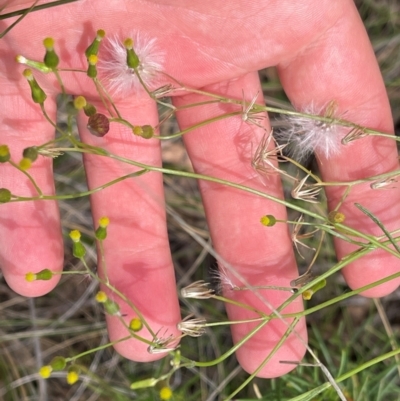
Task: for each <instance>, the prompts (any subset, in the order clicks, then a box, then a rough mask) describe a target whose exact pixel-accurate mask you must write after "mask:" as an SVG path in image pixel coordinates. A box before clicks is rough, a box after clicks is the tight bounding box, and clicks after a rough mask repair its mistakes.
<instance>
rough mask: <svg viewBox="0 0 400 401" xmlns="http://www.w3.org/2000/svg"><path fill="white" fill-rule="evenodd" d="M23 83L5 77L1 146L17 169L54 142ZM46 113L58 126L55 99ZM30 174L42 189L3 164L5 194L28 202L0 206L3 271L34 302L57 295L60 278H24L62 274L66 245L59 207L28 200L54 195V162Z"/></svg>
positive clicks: (41, 163) (0, 178)
mask: <svg viewBox="0 0 400 401" xmlns="http://www.w3.org/2000/svg"><path fill="white" fill-rule="evenodd" d="M24 81H25V80H24V79H22V75H21V71H18V72H15V73H12V74H9V75H8V76H7V78H5V77H3V76H0V86H1V88H2V92H1V99H0V102H1V105H2V106H1V108H0V124H1V127H2V135H1V140H0V142H1V144H2V145H7V146H8V147H9V149H10V153H11V161H12V162H13V163H15V164H18V163H19V162H20V160H21V159H22V152H23V150H24V149H25V148H27V147H30V146H37V145H41V144H43V143H45V142H47V141H49V140H51V139H53V138H54V128H53V127H52V126H51V125H50V124H49V123H48V122H47V121H46V120H45V118H44V116H43V114H42V112H41V110H40V107H39V106H38V105H37V104H34V103H33V101H32V99H31V98H30V95H29V93H30V90H29V86H28V84H27V83H26V82H24ZM45 107H46V110H47V112H48V114H49V116H50V118H51V119H52V120H53V121H55V114H56V106H55V99H54V98H50V97H49V98H48V99H47V100H46V101H45ZM27 173H29V174H30V176H31V177H32V180H33V181H34V183H35V185H36V186H37V188H35V185H34V184H33V183H32V182H31V181H30V180H29V178H28V177H27V176H26V175H24V174H23V173H22V172H21V171H19V170H18V169H17V168H16V167H13V166H12V165H11V164H10V163H2V164H0V188H6V189H8V190H10V191H11V193H12V194H13V195H15V196H21V197H26V198H28V200H27V201H24V202H9V203H5V204H2V205H1V218H0V219H1V223H0V238H1V241H0V265H1V269H2V271H3V274H4V277H5V279H6V281H7V283H8V285H9V286H10V287H11V288H12V289H13V290H14V291H16V292H18V293H19V294H21V295H24V296H31V297H32V296H40V295H43V294H45V293H47V292H49V291H50V290H52V289H53V288H54V287H55V286H56V285H57V283H58V281H59V278H60V276H59V275H56V276H53V278H52V279H51V280H49V281H33V282H28V281H26V279H25V275H26V274H27V273H28V272H33V273H36V272H38V271H40V270H43V269H50V270H51V271H53V272H59V271H61V270H62V266H63V245H62V235H61V229H60V216H59V211H58V207H57V202H56V201H50V200H37V201H30V200H29V198H31V197H33V198H37V197H39V196H40V194H42V195H50V196H51V195H54V193H55V188H54V182H53V172H52V160H51V159H50V158H46V157H43V156H40V155H39V157H38V159H37V160H36V161H35V162H34V163H33V164H32V167H31V168H30V169H29V170H28V171H27ZM38 189H39V190H40V193H39V192H38Z"/></svg>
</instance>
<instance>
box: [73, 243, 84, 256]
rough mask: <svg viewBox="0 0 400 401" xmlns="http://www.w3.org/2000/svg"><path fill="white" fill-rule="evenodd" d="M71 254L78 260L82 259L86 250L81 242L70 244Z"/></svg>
mask: <svg viewBox="0 0 400 401" xmlns="http://www.w3.org/2000/svg"><path fill="white" fill-rule="evenodd" d="M72 254H73V255H74V256H75V257H76V258H78V259H82V258H83V257H84V256H85V255H86V249H85V247H84V246H83V244H82V242H74V243H73V244H72Z"/></svg>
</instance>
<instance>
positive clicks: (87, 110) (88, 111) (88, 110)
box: [83, 103, 97, 117]
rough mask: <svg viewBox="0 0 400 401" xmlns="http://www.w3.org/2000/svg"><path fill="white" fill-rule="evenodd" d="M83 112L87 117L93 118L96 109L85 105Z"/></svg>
mask: <svg viewBox="0 0 400 401" xmlns="http://www.w3.org/2000/svg"><path fill="white" fill-rule="evenodd" d="M83 111H84V113H85V114H86V115H87V116H88V117H91V116H94V115H95V114H96V113H97V110H96V107H94V106H93V105H92V104H90V103H87V104H86V106H85V107H84V108H83Z"/></svg>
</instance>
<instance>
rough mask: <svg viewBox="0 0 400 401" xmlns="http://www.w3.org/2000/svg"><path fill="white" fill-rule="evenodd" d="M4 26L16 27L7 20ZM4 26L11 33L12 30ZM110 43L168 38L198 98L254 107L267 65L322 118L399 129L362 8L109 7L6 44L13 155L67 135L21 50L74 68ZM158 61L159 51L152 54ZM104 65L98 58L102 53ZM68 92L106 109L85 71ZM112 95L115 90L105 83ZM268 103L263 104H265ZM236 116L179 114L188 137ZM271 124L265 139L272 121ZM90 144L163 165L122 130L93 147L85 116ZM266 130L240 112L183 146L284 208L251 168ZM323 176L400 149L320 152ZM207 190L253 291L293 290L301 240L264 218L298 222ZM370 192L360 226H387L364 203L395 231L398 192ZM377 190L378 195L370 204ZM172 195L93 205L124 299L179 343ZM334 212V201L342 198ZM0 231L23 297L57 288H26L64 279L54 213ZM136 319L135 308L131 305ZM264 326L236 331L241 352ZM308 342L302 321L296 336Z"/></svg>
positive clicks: (115, 197)
mask: <svg viewBox="0 0 400 401" xmlns="http://www.w3.org/2000/svg"><path fill="white" fill-rule="evenodd" d="M3 27H4V24H3ZM0 28H1V26H0ZM100 28H101V29H104V30H105V31H106V33H107V37H111V36H113V35H117V36H118V37H120V38H121V39H124V38H126V37H129V36H132V35H136V34H137V33H140V34H141V35H142V37H144V38H149V40H151V39H154V38H155V39H156V45H157V48H158V49H161V50H162V51H163V52H164V53H165V60H164V64H163V69H164V71H165V72H166V73H168V74H169V75H171V76H172V77H174V78H176V79H177V80H179V81H180V82H183V83H184V84H185V85H187V86H188V87H192V88H201V89H203V90H205V91H210V92H214V93H218V94H221V95H223V96H227V97H232V98H237V99H241V98H242V97H243V96H244V97H245V98H246V100H250V99H251V98H253V97H254V96H255V95H257V93H261V89H260V82H259V79H258V74H257V70H259V69H261V68H264V67H268V66H277V67H278V71H279V75H280V79H281V82H282V84H283V86H284V89H285V91H286V94H287V95H288V97H289V99H290V100H291V102H292V103H293V105H294V106H295V107H296V108H298V109H303V108H305V107H308V106H310V105H311V104H313V105H315V106H316V107H317V108H322V107H323V106H324V105H326V104H327V103H328V102H329V101H331V100H335V101H336V103H337V104H338V113H339V114H343V113H346V118H347V119H349V120H352V121H354V122H356V123H359V124H360V125H365V126H370V127H374V128H376V129H379V130H382V131H386V132H391V131H392V125H391V124H392V122H391V121H392V119H391V114H390V109H389V105H388V100H387V97H386V92H385V87H384V85H383V82H382V78H381V76H380V72H379V68H378V66H377V63H376V60H375V57H374V54H373V51H372V49H371V45H370V43H369V41H368V38H367V36H366V33H365V30H364V27H363V25H362V23H361V21H360V18H359V16H358V14H357V11H356V9H355V7H354V4H353V2H352V1H350V0H342V1H335V2H332V1H328V0H322V1H321V0H318V1H312V0H309V1H303V2H301V3H300V4H299V2H293V1H290V0H287V1H282V0H280V1H244V0H234V1H229V2H221V4H218V7H216V6H215V2H212V1H209V0H206V1H202V2H186V1H182V0H171V1H159V2H156V1H139V0H138V1H136V0H131V1H128V0H125V1H122V0H120V1H118V0H114V1H108V2H100V1H95V0H83V1H80V2H77V3H72V4H68V5H64V6H62V7H55V8H51V9H48V10H45V11H39V12H35V13H32V14H30V15H28V16H27V17H26V18H25V19H24V20H23V21H22V22H21V23H20V24H18V25H17V26H16V27H15V28H14V29H13V30H11V31H10V33H9V34H7V35H6V36H5V37H4V38H3V39H2V40H1V41H0V52H1V65H0V88H1V89H0V90H1V97H2V98H1V100H0V103H1V104H2V107H1V109H0V118H1V127H2V131H1V141H0V142H1V143H5V144H7V145H8V146H9V147H10V150H11V154H12V155H17V156H15V157H16V160H18V158H19V155H21V152H22V149H24V148H26V147H27V146H32V145H37V144H40V143H43V142H46V141H48V140H50V139H51V138H53V136H54V129H53V128H52V127H51V126H50V125H49V124H48V123H47V122H46V121H45V120H44V118H43V115H42V114H41V112H40V109H39V108H38V107H37V106H36V105H34V104H33V103H32V101H31V99H30V96H29V90H28V88H27V84H26V82H25V80H24V78H23V77H22V74H21V73H22V70H23V68H22V67H20V66H18V65H17V64H16V63H15V56H16V55H17V54H23V55H24V56H25V57H28V58H31V59H41V57H42V55H43V46H42V40H43V38H45V37H48V36H51V37H53V38H54V39H55V41H56V49H57V52H58V54H59V55H60V58H61V63H60V67H62V68H85V66H86V58H85V56H84V50H85V49H86V47H87V46H88V44H89V43H90V42H91V41H92V39H93V37H94V36H95V32H96V30H97V29H100ZM149 57H151V55H150V56H149ZM100 58H101V53H100ZM63 80H64V82H65V84H66V90H67V92H68V93H71V94H73V95H82V94H83V95H84V96H85V97H86V98H87V99H88V100H90V102H92V103H93V104H95V105H96V106H97V107H99V109H100V110H101V107H102V106H101V104H100V102H99V100H98V96H97V93H96V92H95V91H94V90H93V89H91V88H92V87H91V86H90V85H89V84H88V82H89V81H88V78H87V77H85V76H83V75H82V74H74V73H65V74H64V75H63ZM40 82H41V84H42V85H43V87H44V88H45V90H46V93H47V94H48V96H49V98H48V99H47V100H46V103H45V106H46V110H47V111H48V113H49V115H50V116H51V117H52V118H53V119H55V112H56V105H55V96H56V95H57V94H58V92H59V88H58V85H57V82H56V79H55V78H54V76H53V75H51V74H50V75H49V76H46V78H41V81H40ZM104 84H105V85H107V82H104ZM203 99H204V97H203V96H202V95H200V94H193V93H189V94H187V93H183V94H182V92H181V93H180V94H179V95H177V96H175V97H174V99H173V102H174V104H175V105H177V106H183V105H185V104H190V103H195V102H199V101H201V100H203ZM114 100H115V102H116V104H117V106H118V108H119V110H120V111H121V113H122V114H123V115H124V116H126V118H127V119H129V121H131V122H133V123H135V124H138V125H142V124H150V125H152V126H155V125H156V124H157V123H158V115H157V107H156V103H155V102H154V101H153V100H152V99H150V98H149V96H148V95H147V94H146V93H145V92H144V91H138V92H136V91H135V92H134V93H124V94H123V95H121V94H119V95H116V96H115V98H114ZM258 102H259V103H262V102H263V99H262V96H261V95H259V96H258ZM227 110H229V107H228V106H227V105H226V104H225V105H223V104H212V105H207V106H202V107H201V108H195V109H188V110H186V111H185V112H183V111H181V112H179V113H178V115H177V118H178V122H179V125H180V127H181V129H184V128H186V127H188V126H191V125H193V124H195V123H198V122H200V121H203V120H205V119H207V118H211V117H213V116H215V115H219V114H221V113H223V112H226V111H227ZM262 124H263V125H264V127H265V128H266V129H267V130H268V129H269V122H268V117H267V116H266V118H265V119H264V120H263V122H262ZM78 125H79V133H80V135H81V138H82V140H83V141H84V142H86V143H89V144H93V145H96V146H100V147H103V148H105V149H107V150H109V151H110V152H112V153H115V154H118V155H121V156H126V157H129V158H130V159H133V160H137V161H140V162H142V163H146V164H151V165H158V164H160V163H161V155H160V147H159V142H158V141H156V140H151V141H145V140H143V139H141V138H137V137H134V136H133V135H132V134H131V131H130V130H129V129H128V128H126V127H124V126H122V125H117V124H111V129H110V132H109V133H108V134H107V135H106V136H105V137H103V138H96V137H93V136H92V135H91V134H90V133H89V132H88V130H87V128H86V120H85V119H84V118H81V117H80V118H79V119H78ZM264 133H265V131H264V130H263V129H262V128H261V127H257V126H254V125H253V126H249V125H247V124H244V123H243V121H242V119H241V118H240V117H237V118H231V119H227V120H223V121H219V122H217V123H213V124H211V125H207V126H205V127H202V128H199V129H197V130H195V131H194V132H191V133H190V134H188V135H186V136H185V138H184V141H185V145H186V147H187V151H188V153H189V155H190V158H191V160H192V163H193V165H194V168H195V170H196V171H197V172H199V173H202V174H208V175H212V176H215V177H219V178H223V179H226V180H230V181H233V182H236V183H241V184H245V185H248V186H251V187H253V188H256V189H257V188H258V189H261V190H263V191H267V192H268V193H269V194H271V195H274V196H276V197H282V188H281V184H280V181H279V179H278V178H277V177H275V178H272V179H271V180H270V181H269V182H268V188H266V187H265V186H264V185H263V184H262V183H261V181H260V180H259V177H257V174H256V173H255V172H254V170H252V169H251V167H250V161H251V152H250V150H249V149H250V147H247V150H246V149H245V150H244V149H243V146H241V145H240V143H241V141H243V138H245V141H247V142H248V143H251V144H253V145H255V146H256V145H257V143H258V142H259V141H260V140H261V138H262V136H263V135H264ZM318 160H319V164H320V169H321V173H322V175H323V177H324V179H325V180H326V181H347V180H355V179H359V178H363V177H365V176H371V175H376V174H379V173H383V172H387V171H390V170H393V169H396V168H398V161H397V151H396V146H395V145H394V142H391V141H389V140H385V139H376V138H375V139H369V138H368V139H364V141H363V142H362V146H359V145H358V144H357V145H353V144H352V146H348V147H343V150H342V151H341V152H340V153H339V154H338V155H336V156H334V157H332V158H330V159H329V160H328V159H326V158H325V157H324V155H323V154H322V155H318ZM85 168H86V171H87V176H88V182H89V186H90V187H91V188H94V187H98V186H100V185H102V184H104V183H106V182H108V181H111V180H112V179H115V178H117V177H120V176H121V175H124V174H126V173H127V172H130V171H131V170H129V169H128V168H127V166H126V165H122V164H120V163H117V162H115V161H112V160H108V159H105V158H98V157H97V158H96V157H93V156H88V157H86V158H85ZM2 169H3V170H2V172H4V173H3V174H2V175H1V176H0V187H5V188H9V189H10V190H11V191H12V192H13V193H17V194H24V195H29V194H34V189H33V188H32V186H31V184H30V183H29V181H28V180H24V179H22V178H21V175H20V173H18V172H16V171H15V170H14V169H12V168H11V167H10V168H8V167H2ZM31 171H32V175H33V176H34V178H35V180H36V182H37V183H38V185H39V186H40V187H41V189H42V190H43V192H44V193H52V192H54V183H53V178H52V170H51V162H50V161H49V160H48V159H45V158H40V159H39V160H38V161H37V162H35V163H34V165H33V167H32V169H31ZM199 185H200V189H201V193H202V197H203V202H204V206H205V210H206V214H207V220H208V224H209V227H210V232H211V236H212V240H213V247H214V248H215V249H216V251H217V252H218V254H219V255H221V257H222V258H223V260H225V261H226V262H227V263H228V264H229V265H231V266H233V267H234V268H235V269H236V271H237V272H239V273H240V274H241V275H242V276H243V277H244V278H245V279H246V281H247V282H249V283H250V284H252V285H257V284H258V285H259V284H264V285H265V284H271V285H287V284H288V283H289V282H290V281H291V280H292V279H294V278H296V277H297V276H298V272H297V267H296V263H295V258H294V254H293V250H292V242H291V239H290V235H289V233H288V230H287V228H286V227H284V226H283V225H277V226H275V227H273V228H271V229H268V230H266V229H265V228H263V227H262V226H261V225H260V223H259V220H260V216H261V215H263V214H265V213H268V214H273V215H274V216H276V217H277V218H279V219H285V217H286V211H285V208H284V207H283V206H281V205H278V204H276V203H274V202H270V201H268V200H265V199H261V198H258V197H255V196H250V195H249V194H245V193H242V192H241V191H237V190H234V189H232V188H227V187H222V186H220V185H217V184H215V183H210V182H200V183H199ZM368 189H369V187H367V186H359V187H357V189H356V190H354V191H353V192H352V194H351V196H350V197H349V198H347V199H346V201H345V203H344V204H343V205H342V208H341V210H343V212H344V213H345V214H346V216H347V220H346V222H348V224H349V225H350V226H352V227H354V228H359V229H361V228H363V230H365V231H368V232H371V233H372V232H375V231H376V227H374V225H373V224H372V223H371V222H369V221H368V219H366V218H363V217H362V214H361V212H359V211H358V210H357V209H355V208H354V206H353V203H354V200H355V199H357V201H359V202H360V203H362V204H363V205H365V207H367V208H368V209H369V210H371V211H373V212H374V213H375V212H376V213H377V214H378V215H380V216H381V215H382V211H384V219H383V221H384V223H385V224H386V225H387V227H388V228H389V229H391V228H394V224H395V223H396V216H397V215H398V206H397V205H399V204H400V203H399V200H400V190H397V191H394V192H393V193H395V195H392V196H391V197H390V198H387V197H385V196H384V194H383V195H381V194H382V193H381V192H380V193H378V194H377V195H376V196H375V197H371V196H370V192H368ZM341 194H342V189H340V188H338V187H332V188H331V189H329V190H328V191H327V196H328V199H329V201H330V202H331V204H332V205H336V203H337V201H338V199H339V198H340V196H341ZM367 194H368V195H367ZM162 199H163V184H162V177H161V175H160V174H155V173H150V174H146V175H144V176H143V177H138V178H135V179H134V180H132V181H124V182H121V183H119V184H117V185H114V186H112V187H110V188H107V189H105V190H103V191H101V192H99V193H96V194H94V195H92V197H91V203H92V211H93V216H94V219H95V220H96V221H97V220H98V218H100V217H101V216H104V215H106V216H108V217H109V218H110V221H111V222H112V224H111V225H110V227H109V236H108V238H107V241H106V242H105V244H104V246H105V258H106V261H107V265H108V269H109V270H108V275H109V278H110V281H111V282H112V283H113V284H114V285H115V286H116V287H117V288H118V289H119V290H120V291H121V292H123V293H125V294H126V295H127V296H128V297H129V298H130V299H131V300H132V301H133V302H134V303H135V304H136V305H137V307H138V308H139V309H140V310H141V311H142V313H143V314H144V315H145V317H146V319H147V320H148V322H149V323H150V325H151V326H152V327H154V329H155V331H157V330H158V329H159V328H162V330H163V331H164V330H168V333H171V334H178V331H177V329H176V323H177V322H178V321H179V320H180V319H181V318H180V311H179V304H178V301H177V296H176V285H175V278H174V271H173V264H172V260H171V256H170V250H169V246H168V238H167V229H166V222H165V210H164V207H163V201H162ZM335 202H336V203H335ZM2 216H3V217H2V218H1V219H2V220H1V225H0V238H1V244H0V263H1V266H2V268H3V271H4V276H5V278H6V280H7V282H8V284H9V285H10V286H11V287H12V288H13V289H14V290H15V291H17V292H19V293H21V294H23V295H26V296H39V295H41V294H44V293H46V292H48V291H50V290H51V289H52V288H54V286H55V285H56V284H57V279H56V278H54V279H53V280H51V281H49V282H34V283H27V282H26V281H25V279H24V275H25V274H26V272H28V271H38V270H41V269H43V268H44V267H47V268H50V269H52V270H55V271H59V270H60V269H62V265H63V246H62V236H61V230H60V222H59V212H58V209H57V204H56V202H52V201H46V202H26V203H11V204H7V205H3V206H2ZM336 250H337V254H338V257H339V258H342V257H343V256H344V255H346V254H347V253H349V252H350V251H352V250H353V248H351V246H350V245H349V244H348V243H344V242H337V243H336ZM398 269H399V263H398V262H396V260H395V259H394V258H393V257H391V256H388V255H386V254H383V253H380V252H379V251H375V252H372V253H370V254H369V256H368V259H367V258H361V259H359V260H358V261H357V262H355V263H353V264H352V265H351V266H348V267H347V268H346V269H345V271H344V274H345V277H346V279H347V281H348V283H349V285H350V286H351V287H352V288H357V287H360V286H362V285H365V284H368V283H370V282H373V281H376V280H377V279H379V278H380V277H382V276H387V275H389V274H392V273H394V272H396V271H398ZM397 285H398V282H395V281H392V282H389V283H387V284H385V285H382V286H379V287H376V288H374V289H373V290H370V291H369V292H368V293H367V294H365V295H368V296H382V295H385V294H387V293H389V292H390V291H392V290H393V289H394V288H395V287H396V286H397ZM261 294H262V295H263V296H264V297H265V298H266V299H267V300H268V302H269V303H271V304H272V305H273V306H278V305H280V304H281V303H282V302H283V301H284V300H285V299H286V298H287V293H282V292H279V291H267V290H264V291H262V292H261ZM229 296H230V297H234V298H235V299H236V300H238V301H241V302H245V303H249V304H251V305H253V306H255V307H257V308H259V309H263V310H265V311H268V308H267V307H266V306H265V304H264V303H263V302H262V300H261V299H260V298H258V297H257V296H255V295H254V294H249V293H241V292H237V293H236V292H235V294H230V295H229ZM301 308H302V305H301V303H300V301H297V302H294V303H292V304H290V305H289V306H288V307H287V308H286V309H285V310H284V312H285V313H290V312H294V311H298V310H301ZM123 313H126V314H127V319H128V320H129V317H130V316H131V314H132V312H131V311H130V310H129V308H128V307H123ZM228 313H229V316H230V318H231V319H234V320H238V319H246V318H251V317H254V314H252V313H251V312H249V311H246V310H243V309H239V308H233V307H232V306H228ZM108 327H109V332H110V337H111V339H116V338H120V337H122V336H125V335H126V329H125V328H124V327H123V326H122V325H121V324H120V323H119V321H118V320H117V319H115V318H112V317H111V318H109V319H108ZM252 327H254V325H252V324H242V325H235V326H234V327H233V329H232V334H233V338H234V341H235V342H237V341H238V340H239V339H240V338H242V337H243V336H244V335H245V334H246V333H248V332H249V330H250V329H251V328H252ZM286 329H287V326H286V325H285V324H284V323H282V322H280V321H273V322H270V323H269V324H267V325H266V326H265V327H264V328H263V329H262V330H261V331H260V332H258V333H257V334H256V335H255V336H254V337H253V338H252V339H251V340H250V341H248V342H247V343H246V344H245V345H244V346H242V347H241V348H240V349H239V350H238V351H237V356H238V359H239V361H240V363H241V365H242V366H243V367H244V368H245V369H246V370H247V371H254V369H255V368H257V366H258V365H259V364H260V363H261V362H262V360H263V359H264V358H265V356H266V355H268V353H269V352H270V351H271V349H272V348H273V347H274V346H275V345H276V343H277V341H278V340H279V339H280V338H281V337H282V334H283V333H284V332H285V330H286ZM296 330H297V332H298V334H299V335H300V336H302V337H303V339H306V338H307V334H306V329H305V323H304V321H302V322H300V323H299V324H298V326H297V328H296ZM146 348H147V346H146V345H145V344H142V343H139V342H137V341H135V340H131V341H129V342H123V343H121V344H119V345H118V346H117V350H118V351H119V352H120V353H121V354H123V355H124V356H126V357H128V358H131V359H134V360H138V361H148V360H152V359H154V358H155V356H154V355H150V354H148V353H147V351H146ZM304 350H305V348H304V345H303V344H302V343H301V342H300V340H299V339H298V337H296V336H295V335H293V334H292V335H290V336H289V338H288V340H287V341H286V343H285V344H284V346H282V347H281V348H280V349H279V350H278V352H277V353H276V354H275V355H274V357H273V358H272V360H271V361H270V362H269V363H268V364H267V365H266V366H265V367H264V368H263V370H262V371H261V372H260V373H259V375H260V376H263V377H274V376H279V375H281V374H284V373H285V372H287V371H288V370H290V369H291V368H292V367H291V366H292V365H285V364H280V363H279V361H280V360H291V361H293V360H294V361H296V360H299V359H301V357H302V356H303V354H304Z"/></svg>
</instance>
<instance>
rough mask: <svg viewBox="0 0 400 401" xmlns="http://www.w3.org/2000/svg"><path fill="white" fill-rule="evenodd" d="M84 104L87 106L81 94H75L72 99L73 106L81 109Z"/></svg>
mask: <svg viewBox="0 0 400 401" xmlns="http://www.w3.org/2000/svg"><path fill="white" fill-rule="evenodd" d="M86 106H87V102H86V99H85V98H84V97H83V96H77V97H76V98H75V99H74V107H75V108H76V109H77V110H82V109H84V108H85V107H86Z"/></svg>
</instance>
